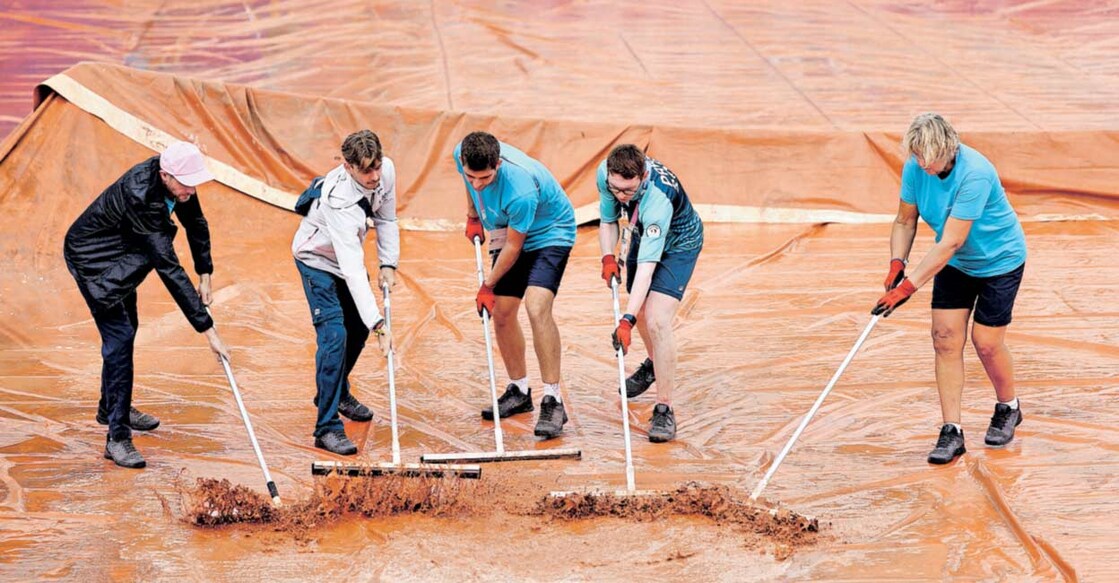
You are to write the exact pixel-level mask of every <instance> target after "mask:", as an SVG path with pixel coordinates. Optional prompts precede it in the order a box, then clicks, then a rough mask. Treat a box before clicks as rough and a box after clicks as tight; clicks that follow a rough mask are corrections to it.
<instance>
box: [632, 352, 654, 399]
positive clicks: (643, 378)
mask: <svg viewBox="0 0 1119 583" xmlns="http://www.w3.org/2000/svg"><path fill="white" fill-rule="evenodd" d="M656 380H657V377H656V375H654V374H653V361H651V360H649V359H648V358H646V359H645V362H643V363H641V366H639V367H637V370H635V371H633V374H631V375H630V376H629V378H628V379H626V397H629V398H630V399H632V398H634V397H636V396H638V395H640V394H641V393H644V392H645V391H648V390H649V387H650V386H652V384H653V383H654V382H655V381H656Z"/></svg>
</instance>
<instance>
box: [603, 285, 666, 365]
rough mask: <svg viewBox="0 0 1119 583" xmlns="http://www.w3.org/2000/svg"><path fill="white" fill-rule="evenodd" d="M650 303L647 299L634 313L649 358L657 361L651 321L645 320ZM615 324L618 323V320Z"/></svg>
mask: <svg viewBox="0 0 1119 583" xmlns="http://www.w3.org/2000/svg"><path fill="white" fill-rule="evenodd" d="M648 304H649V302H648V301H646V302H645V305H644V306H641V309H640V310H639V311H638V312H637V313H636V314H634V316H636V317H637V333H638V334H639V335H640V336H641V341H642V342H644V343H645V354H646V355H647V356H648V357H649V360H651V361H653V362H654V363H656V362H657V358H656V355H655V354H653V341H652V339H651V338H650V336H649V323H648V322H647V321H646V320H645V308H646V306H648ZM614 324H615V325H617V322H615V323H614ZM655 368H656V366H655V364H654V369H655Z"/></svg>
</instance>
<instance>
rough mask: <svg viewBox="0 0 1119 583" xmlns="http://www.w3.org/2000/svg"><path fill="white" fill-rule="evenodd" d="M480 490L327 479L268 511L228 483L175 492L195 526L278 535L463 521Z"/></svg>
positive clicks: (436, 481)
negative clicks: (354, 519) (352, 518)
mask: <svg viewBox="0 0 1119 583" xmlns="http://www.w3.org/2000/svg"><path fill="white" fill-rule="evenodd" d="M486 490H487V488H486V487H484V486H482V485H480V484H479V483H478V482H476V481H473V480H471V481H464V480H454V479H451V478H416V477H403V476H384V477H378V478H372V479H361V480H354V479H346V478H342V477H339V476H329V477H326V478H323V479H320V480H316V481H315V490H314V492H313V493H312V494H311V496H310V497H308V498H305V499H300V500H295V501H290V502H287V503H285V504H284V505H283V506H280V507H276V506H273V505H272V502H271V500H270V499H269V498H268V497H267V496H264V495H263V494H260V493H258V492H256V491H254V490H251V489H249V488H246V487H245V486H239V485H237V486H235V485H233V484H231V483H230V482H229V480H215V479H211V478H198V479H197V481H196V483H195V484H194V485H193V487H187V488H181V489H180V494H181V497H182V500H183V510H184V518H185V520H187V521H188V522H190V523H191V524H194V525H197V526H221V525H226V524H238V523H255V524H272V525H274V526H276V527H277V528H278V529H280V530H289V529H290V530H302V529H307V528H312V527H314V526H317V525H320V524H324V523H329V522H332V521H334V520H337V519H338V518H340V517H342V516H345V515H348V514H353V515H360V516H365V517H369V518H372V517H379V516H392V515H396V514H424V515H428V516H463V515H470V514H475V513H477V512H478V502H479V500H481V499H483V498H485V496H484V492H485V491H486Z"/></svg>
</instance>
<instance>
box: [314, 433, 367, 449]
mask: <svg viewBox="0 0 1119 583" xmlns="http://www.w3.org/2000/svg"><path fill="white" fill-rule="evenodd" d="M315 447H317V448H319V449H325V450H326V451H329V452H330V453H336V454H338V455H354V454H355V453H357V446H356V445H354V442H352V441H350V438H348V437H346V432H345V431H328V432H326V433H324V434H322V435H320V436H318V437H316V438H315Z"/></svg>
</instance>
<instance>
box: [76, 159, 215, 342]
mask: <svg viewBox="0 0 1119 583" xmlns="http://www.w3.org/2000/svg"><path fill="white" fill-rule="evenodd" d="M170 197H171V193H170V192H169V191H168V190H167V187H166V186H164V184H163V181H162V180H160V178H159V156H155V157H153V158H150V159H148V160H146V161H144V162H141V163H139V164H137V165H136V166H133V167H132V169H131V170H129V171H128V172H125V173H124V176H121V177H120V178H119V179H118V180H117V181H116V182H114V183H112V184H111V185H109V187H108V188H106V189H105V191H104V192H102V193H101V195H100V196H98V197H97V199H96V200H94V201H93V203H92V204H90V205H89V208H87V209H86V210H85V212H83V213H82V214H81V216H79V217H78V219H77V220H76V221H74V224H73V225H71V226H70V230H69V231H67V232H66V243H65V246H64V248H63V252H62V254H63V256H64V257H65V258H66V266H67V267H68V268H69V269H70V273H71V274H73V276H74V279H76V280H77V282H78V288H79V289H80V290H81V292H82V295H83V296H84V297H85V299H86V302H87V303H88V304H89V306H90V309H91V310H93V311H94V312H97V311H100V310H104V309H107V308H111V307H113V306H115V305H116V304H117V303H119V302H120V301H121V300H123V299H124V298H125V297H126V296H127V295H128V294H130V293H133V292H134V291H136V288H137V287H139V286H140V283H141V282H143V281H144V278H146V277H147V276H148V273H150V272H151V271H152V270H153V269H154V270H155V271H156V273H158V274H159V278H160V279H161V280H163V285H165V286H167V291H169V292H171V297H173V298H174V299H175V303H177V304H178V305H179V309H181V310H182V311H183V314H184V315H186V317H187V320H189V321H190V324H191V326H193V327H194V329H195V330H197V331H198V332H205V331H206V330H208V329H210V328H211V327H213V325H214V322H213V320H211V319H210V316H209V314H207V313H206V309H205V307H204V306H203V305H202V298H201V297H199V295H198V291H197V290H195V288H194V284H193V283H192V282H191V280H190V277H189V276H188V275H187V273H186V271H185V270H184V269H183V266H182V265H181V264H180V263H179V257H178V256H177V255H176V254H175V247H174V240H175V233H176V232H177V231H178V227H176V226H175V224H174V223H172V222H171V216H170V213H169V212H168V211H167V199H168V198H170ZM175 216H177V217H178V218H179V222H180V223H182V225H183V227H184V228H185V229H186V233H187V241H188V243H189V244H190V253H191V255H192V256H193V258H194V268H195V271H196V272H198V274H199V275H201V274H204V273H213V272H214V263H213V260H212V259H211V258H210V227H209V225H208V224H207V223H206V217H204V216H203V215H202V206H201V205H200V204H199V202H198V196H192V197H191V198H190V200H188V201H187V202H176V203H175Z"/></svg>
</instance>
